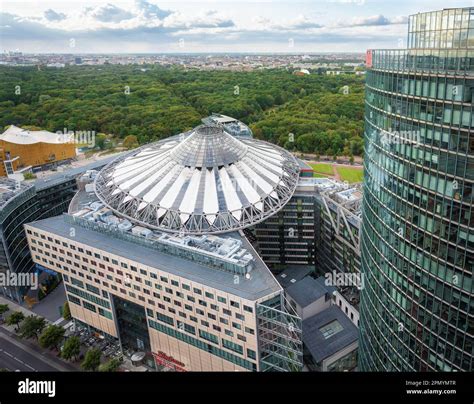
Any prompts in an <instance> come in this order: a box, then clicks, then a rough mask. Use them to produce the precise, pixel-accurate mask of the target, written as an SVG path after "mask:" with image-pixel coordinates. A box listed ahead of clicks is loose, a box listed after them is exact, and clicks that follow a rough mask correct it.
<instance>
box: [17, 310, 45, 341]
mask: <svg viewBox="0 0 474 404" xmlns="http://www.w3.org/2000/svg"><path fill="white" fill-rule="evenodd" d="M45 326H46V321H45V319H44V318H42V317H38V316H33V315H31V316H28V317H26V318H25V319H24V320H23V322H22V324H21V327H20V330H19V333H20V336H21V337H22V338H36V339H37V338H38V335H39V334H40V333H41V331H43V329H44V327H45Z"/></svg>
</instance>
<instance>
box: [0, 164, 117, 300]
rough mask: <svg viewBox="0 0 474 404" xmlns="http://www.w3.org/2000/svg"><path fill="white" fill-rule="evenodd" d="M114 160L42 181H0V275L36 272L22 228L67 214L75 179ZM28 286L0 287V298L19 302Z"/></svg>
mask: <svg viewBox="0 0 474 404" xmlns="http://www.w3.org/2000/svg"><path fill="white" fill-rule="evenodd" d="M115 157H116V156H112V157H107V158H105V159H102V160H98V161H94V162H92V163H89V164H87V165H84V166H82V167H78V168H73V169H69V170H66V171H64V172H58V173H56V174H54V175H50V176H48V177H46V178H44V179H37V180H35V181H29V182H22V181H15V180H13V179H10V178H0V242H1V245H0V247H1V253H0V268H1V269H0V271H1V272H3V273H5V274H6V273H7V271H10V273H15V274H29V273H33V272H36V267H35V264H34V263H33V261H32V260H31V255H30V251H29V249H28V243H27V240H26V236H25V232H24V228H23V225H24V224H25V223H29V222H32V221H35V220H39V219H43V218H48V217H52V216H57V215H60V214H62V213H64V212H67V210H68V207H69V204H70V202H71V200H72V198H73V196H74V195H75V194H76V191H77V178H78V177H79V176H81V175H83V174H84V173H86V172H87V171H88V170H94V169H97V168H100V167H102V166H104V165H106V164H107V163H109V162H110V161H111V160H112V159H114V158H115ZM28 291H29V285H13V284H9V285H3V286H1V287H0V295H3V296H5V297H8V298H10V299H12V300H15V301H17V302H23V300H24V298H25V296H26V294H27V293H28Z"/></svg>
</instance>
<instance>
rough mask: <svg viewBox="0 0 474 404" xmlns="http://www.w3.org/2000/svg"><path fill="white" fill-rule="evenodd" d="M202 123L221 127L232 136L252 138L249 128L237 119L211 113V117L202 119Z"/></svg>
mask: <svg viewBox="0 0 474 404" xmlns="http://www.w3.org/2000/svg"><path fill="white" fill-rule="evenodd" d="M202 122H203V123H204V124H207V125H208V124H218V125H222V127H223V128H224V130H225V131H226V132H228V133H229V134H231V135H232V136H247V137H253V133H252V131H251V130H250V128H249V127H248V126H247V125H245V124H244V123H243V122H241V121H239V120H238V119H235V118H232V117H230V116H227V115H222V114H216V113H213V114H212V115H210V116H208V117H206V118H203V119H202Z"/></svg>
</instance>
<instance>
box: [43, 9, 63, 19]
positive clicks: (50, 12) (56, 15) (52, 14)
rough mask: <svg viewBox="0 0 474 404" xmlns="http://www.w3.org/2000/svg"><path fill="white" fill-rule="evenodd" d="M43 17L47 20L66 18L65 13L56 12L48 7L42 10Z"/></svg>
mask: <svg viewBox="0 0 474 404" xmlns="http://www.w3.org/2000/svg"><path fill="white" fill-rule="evenodd" d="M44 18H46V19H47V20H48V21H61V20H64V19H65V18H66V14H64V13H57V12H56V11H54V10H52V9H48V10H46V11H45V12H44Z"/></svg>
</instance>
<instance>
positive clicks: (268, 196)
mask: <svg viewBox="0 0 474 404" xmlns="http://www.w3.org/2000/svg"><path fill="white" fill-rule="evenodd" d="M298 175H299V166H298V163H297V161H296V160H295V159H294V157H293V156H292V155H291V154H290V153H288V152H286V151H285V150H283V149H281V148H279V147H277V146H273V145H270V144H268V143H266V142H262V141H258V140H254V139H252V138H250V137H233V136H232V135H230V134H229V133H228V132H227V131H225V130H224V129H223V128H222V126H221V125H201V126H199V127H197V128H195V129H194V130H192V131H190V132H189V133H187V134H186V136H185V138H184V139H181V140H180V139H179V136H178V137H174V138H170V139H166V140H163V141H160V142H157V143H153V144H150V145H146V146H143V147H141V148H139V149H137V150H135V151H134V152H132V153H129V154H127V155H125V156H122V157H120V158H118V159H116V160H114V161H113V162H111V163H110V164H108V165H107V166H106V167H104V168H103V169H102V170H101V171H100V173H98V174H97V176H96V178H95V181H94V187H92V189H91V187H88V186H87V185H86V186H85V187H84V190H83V191H81V192H78V193H77V195H76V196H75V197H74V199H73V201H72V202H71V204H70V208H69V212H68V214H66V215H63V216H59V217H54V218H49V219H45V220H39V221H37V222H33V223H30V224H27V225H26V226H25V227H26V232H27V238H28V241H29V245H30V248H31V253H32V256H33V260H34V261H35V263H36V264H37V266H38V267H40V268H47V269H50V270H54V271H57V272H59V273H61V274H62V275H63V279H64V284H65V288H66V293H67V298H68V301H69V305H70V308H71V313H72V316H73V317H74V319H75V320H76V321H78V322H81V323H83V324H85V325H87V326H88V327H90V328H91V329H94V330H97V332H100V333H101V334H103V335H106V336H107V337H108V338H113V339H117V340H118V341H120V343H121V345H122V347H123V349H124V350H125V351H129V352H136V351H141V352H144V353H145V355H146V363H147V364H148V365H149V366H152V367H155V368H157V369H161V368H163V367H165V368H170V369H173V370H176V371H188V370H191V371H212V370H215V371H269V370H273V371H291V370H300V369H301V368H302V342H301V319H300V318H299V317H298V316H297V315H296V314H294V313H292V312H291V309H289V308H288V307H287V306H286V304H285V299H284V293H283V288H282V287H281V286H280V284H279V283H278V282H277V280H276V279H275V277H274V276H273V274H272V273H271V272H270V270H269V269H268V267H267V266H266V264H265V263H264V262H263V260H262V259H261V257H260V256H259V255H258V254H257V252H256V251H255V250H254V249H253V247H252V245H251V244H250V243H249V242H248V241H247V239H246V237H245V236H244V233H243V229H245V228H247V227H249V226H253V225H254V224H256V223H258V222H260V221H263V220H265V219H267V218H268V217H270V216H272V215H273V214H275V213H276V212H278V210H280V209H281V208H282V207H283V206H284V205H285V204H286V203H287V202H288V200H289V199H291V197H292V195H293V193H294V192H295V189H296V186H297V181H298Z"/></svg>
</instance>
